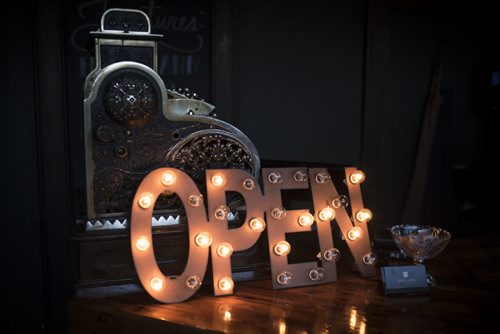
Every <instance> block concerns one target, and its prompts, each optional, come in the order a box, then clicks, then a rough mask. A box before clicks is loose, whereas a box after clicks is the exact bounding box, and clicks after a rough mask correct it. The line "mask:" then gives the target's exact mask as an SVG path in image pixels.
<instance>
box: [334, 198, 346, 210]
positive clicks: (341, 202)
mask: <svg viewBox="0 0 500 334" xmlns="http://www.w3.org/2000/svg"><path fill="white" fill-rule="evenodd" d="M332 206H333V207H334V208H335V209H338V208H340V207H343V208H345V207H348V206H349V199H348V198H347V196H346V195H340V196H339V197H335V198H334V199H332Z"/></svg>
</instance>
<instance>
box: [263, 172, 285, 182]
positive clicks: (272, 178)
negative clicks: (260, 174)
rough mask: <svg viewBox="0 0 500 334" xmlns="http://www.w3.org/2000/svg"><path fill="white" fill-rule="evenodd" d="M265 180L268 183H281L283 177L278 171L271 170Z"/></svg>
mask: <svg viewBox="0 0 500 334" xmlns="http://www.w3.org/2000/svg"><path fill="white" fill-rule="evenodd" d="M267 180H268V181H269V182H270V183H273V184H276V183H281V182H283V177H282V176H281V174H280V173H278V172H272V173H270V174H269V175H268V176H267Z"/></svg>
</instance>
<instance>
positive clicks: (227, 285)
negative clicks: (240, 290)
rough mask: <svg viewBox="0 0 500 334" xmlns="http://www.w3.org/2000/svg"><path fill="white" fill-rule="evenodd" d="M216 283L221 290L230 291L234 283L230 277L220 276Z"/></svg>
mask: <svg viewBox="0 0 500 334" xmlns="http://www.w3.org/2000/svg"><path fill="white" fill-rule="evenodd" d="M217 285H218V287H219V289H220V290H222V291H230V290H231V289H232V288H233V286H234V283H233V280H232V279H231V278H230V277H222V278H221V279H220V280H219V283H217Z"/></svg>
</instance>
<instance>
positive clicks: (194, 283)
mask: <svg viewBox="0 0 500 334" xmlns="http://www.w3.org/2000/svg"><path fill="white" fill-rule="evenodd" d="M186 286H187V287H188V288H190V289H193V290H194V289H197V288H199V287H200V286H201V279H200V277H198V276H196V275H191V276H189V277H188V278H186Z"/></svg>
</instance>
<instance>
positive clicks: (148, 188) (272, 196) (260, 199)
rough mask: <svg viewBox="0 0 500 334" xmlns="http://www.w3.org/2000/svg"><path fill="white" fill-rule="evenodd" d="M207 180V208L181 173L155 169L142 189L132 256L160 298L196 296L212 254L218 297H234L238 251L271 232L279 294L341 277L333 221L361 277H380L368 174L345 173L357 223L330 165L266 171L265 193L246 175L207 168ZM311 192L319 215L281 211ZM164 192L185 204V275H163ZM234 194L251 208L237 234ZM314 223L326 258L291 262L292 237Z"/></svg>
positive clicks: (134, 221) (148, 287) (175, 299)
mask: <svg viewBox="0 0 500 334" xmlns="http://www.w3.org/2000/svg"><path fill="white" fill-rule="evenodd" d="M205 175H206V186H207V196H208V198H207V204H208V210H206V209H205V203H204V201H203V195H202V194H201V193H200V190H199V189H198V187H197V186H196V185H195V183H194V181H193V180H192V179H191V178H190V177H189V176H188V175H187V174H185V173H184V172H182V171H181V170H178V169H174V168H160V169H157V170H154V171H152V172H151V173H149V174H148V175H147V176H146V177H145V178H144V179H143V181H142V182H141V184H140V186H139V188H138V189H137V192H136V195H135V197H134V201H133V206H132V215H131V226H130V241H131V247H132V256H133V259H134V264H135V267H136V270H137V274H138V276H139V279H140V281H141V283H142V285H143V286H144V288H145V289H146V291H147V292H148V293H149V294H150V295H151V296H152V297H153V298H155V299H156V300H158V301H160V302H163V303H176V302H182V301H185V300H187V299H188V298H189V297H191V296H192V295H193V294H194V293H195V292H196V291H197V290H198V289H199V287H200V286H201V284H202V280H203V278H204V277H205V272H206V269H207V264H208V257H209V256H208V255H209V253H208V252H209V251H210V255H211V259H212V261H211V262H212V269H213V270H212V272H213V287H214V294H215V295H216V296H219V295H228V294H232V293H233V288H234V282H233V279H232V274H231V255H232V253H233V252H234V251H243V250H246V249H248V248H250V247H252V246H253V245H254V244H255V243H256V242H257V240H258V238H259V236H260V234H261V233H262V232H263V231H264V230H265V229H266V227H267V229H268V231H267V233H268V247H269V255H270V260H271V272H272V282H273V287H274V288H275V289H283V288H290V287H297V286H305V285H316V284H322V283H329V282H335V281H336V280H337V271H336V261H337V260H338V258H339V256H340V253H339V251H338V250H337V249H336V248H335V246H334V244H333V238H332V230H331V223H332V222H333V221H336V222H337V224H338V225H339V227H340V230H341V231H342V235H343V236H344V239H345V240H346V242H347V245H348V246H349V249H350V250H351V252H352V254H353V257H354V260H355V262H356V264H357V266H358V268H359V271H360V273H361V275H362V276H365V277H367V276H372V275H374V274H375V268H374V263H375V254H374V253H372V251H371V247H370V238H369V235H368V228H367V222H368V221H369V220H370V219H371V212H370V210H368V209H366V208H364V207H363V201H362V197H361V190H360V183H362V182H363V181H364V178H365V176H364V174H363V172H361V171H358V170H356V169H355V168H345V175H346V182H347V187H348V191H349V196H350V203H351V209H352V216H353V217H352V219H351V217H350V216H349V214H348V212H347V211H346V209H345V203H346V201H347V198H346V197H345V196H342V195H339V194H338V192H337V189H336V188H335V185H334V184H333V182H332V179H331V177H330V175H329V173H328V172H327V170H326V169H325V168H311V169H307V168H273V169H263V170H262V177H263V185H264V194H263V193H262V191H261V189H260V186H259V184H258V183H257V181H256V180H255V179H254V178H253V177H252V175H251V174H249V173H248V172H246V171H243V170H238V169H211V170H206V173H205ZM308 188H310V189H311V192H312V198H313V202H314V203H313V204H314V211H315V212H314V213H312V212H309V210H308V209H302V210H289V211H287V210H286V209H284V208H283V203H282V199H281V190H284V189H308ZM166 190H169V191H171V192H174V193H176V194H177V195H178V197H179V198H180V199H181V201H182V203H183V205H184V208H185V211H186V218H187V222H188V227H189V256H188V260H187V263H186V266H185V268H184V271H183V272H182V273H181V274H180V275H178V276H165V275H164V274H163V273H162V272H161V270H160V268H159V266H158V263H157V261H156V258H155V255H154V251H153V245H152V242H153V239H152V228H151V219H152V214H153V208H154V205H155V202H156V200H157V198H158V196H160V195H161V194H162V193H163V192H165V191H166ZM228 191H235V192H238V193H240V194H241V195H242V196H243V198H244V200H245V203H246V217H245V222H244V224H243V225H241V226H240V227H238V228H234V229H229V228H228V213H229V208H228V207H227V203H226V192H228ZM264 217H265V218H266V219H264ZM266 221H267V224H266ZM313 224H316V231H317V234H318V240H319V247H320V255H321V257H320V261H319V262H316V261H315V262H306V263H294V264H289V263H288V258H287V256H288V254H290V253H292V252H293V251H294V249H293V245H291V244H290V243H288V242H287V241H286V234H287V233H294V232H306V231H311V230H312V225H313ZM318 263H319V264H318Z"/></svg>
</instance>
